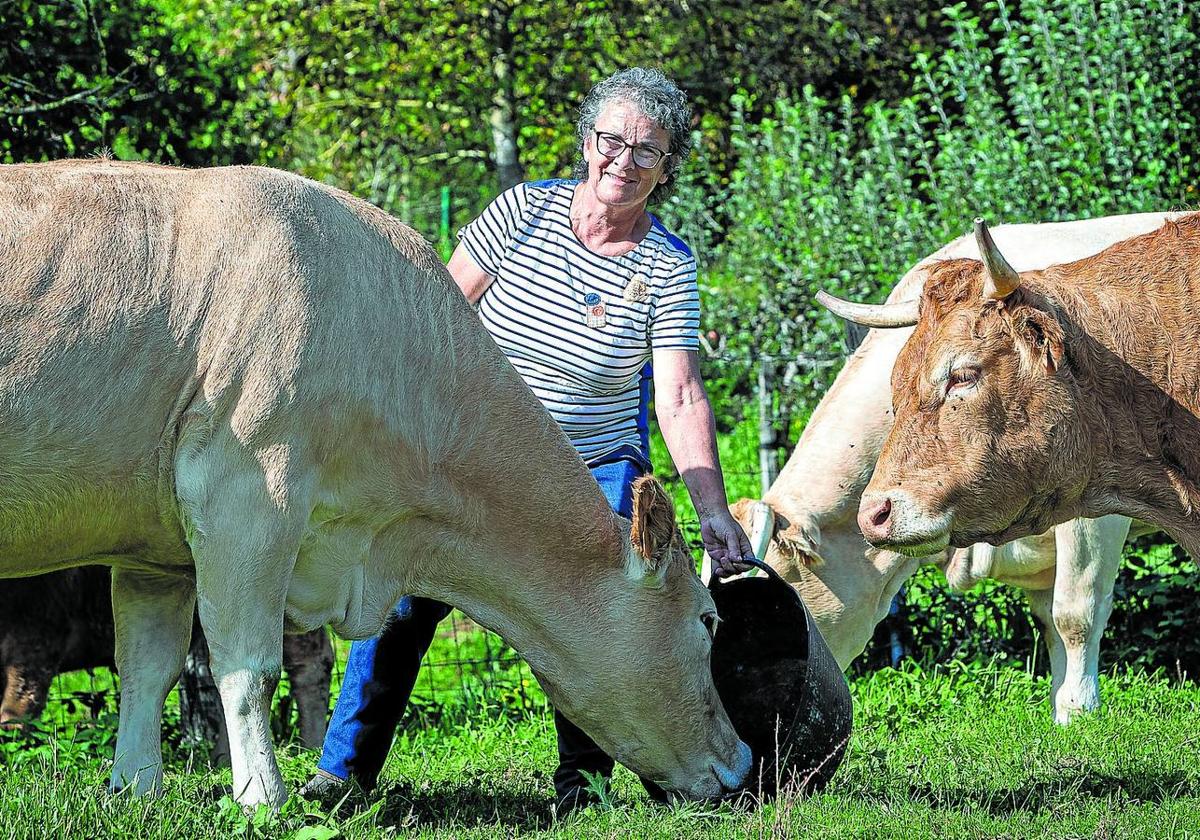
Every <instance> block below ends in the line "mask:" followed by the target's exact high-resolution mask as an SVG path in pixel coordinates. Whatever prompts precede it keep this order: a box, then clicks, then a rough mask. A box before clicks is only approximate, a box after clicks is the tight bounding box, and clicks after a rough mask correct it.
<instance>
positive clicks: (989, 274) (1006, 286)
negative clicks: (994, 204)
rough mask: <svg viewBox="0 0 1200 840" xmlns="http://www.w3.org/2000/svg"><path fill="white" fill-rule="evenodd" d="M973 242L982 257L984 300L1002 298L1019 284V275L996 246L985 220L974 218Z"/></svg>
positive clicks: (1013, 290)
mask: <svg viewBox="0 0 1200 840" xmlns="http://www.w3.org/2000/svg"><path fill="white" fill-rule="evenodd" d="M975 244H976V245H978V246H979V256H980V257H981V258H982V259H983V297H984V299H986V300H1004V299H1005V298H1006V297H1008V296H1009V295H1011V294H1012V293H1013V292H1015V291H1016V290H1017V287H1018V286H1020V285H1021V275H1020V274H1017V272H1016V269H1014V268H1013V267H1012V266H1011V265H1009V264H1008V260H1006V259H1004V255H1003V254H1001V253H1000V249H999V248H997V247H996V243H995V241H994V240H993V239H992V234H991V233H990V232H989V231H988V226H987V222H985V221H984V220H983V219H982V218H977V219H975Z"/></svg>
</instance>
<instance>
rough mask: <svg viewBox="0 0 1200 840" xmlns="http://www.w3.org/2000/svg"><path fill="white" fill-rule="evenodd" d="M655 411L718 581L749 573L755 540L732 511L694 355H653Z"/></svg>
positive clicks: (677, 352)
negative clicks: (745, 572)
mask: <svg viewBox="0 0 1200 840" xmlns="http://www.w3.org/2000/svg"><path fill="white" fill-rule="evenodd" d="M654 406H655V414H656V415H657V417H658V425H659V427H660V428H661V429H662V433H663V439H664V440H665V441H666V443H667V450H668V451H669V452H670V453H671V460H672V461H673V462H674V463H675V468H676V469H677V470H678V471H679V474H680V475H681V476H682V477H683V483H684V484H685V485H686V486H687V489H688V494H689V495H690V496H691V497H692V505H693V506H694V507H695V508H696V514H697V515H698V516H699V517H700V537H701V539H703V540H704V548H705V550H706V551H707V552H708V556H709V557H711V558H712V561H713V571H714V572H715V573H716V574H717V575H718V576H719V577H726V576H727V575H731V574H737V573H738V572H744V571H746V570H747V569H749V568H750V566H748V565H746V564H744V563H742V562H741V560H742V558H751V557H753V556H754V552H753V550H752V549H751V548H750V540H749V539H747V538H746V534H745V532H744V531H742V527H741V526H740V525H738V523H737V520H735V519H734V518H733V515H732V514H730V512H729V502H728V500H727V499H726V497H725V479H724V476H722V474H721V463H720V460H719V459H718V457H717V434H716V422H715V421H714V419H713V412H712V406H711V405H710V404H709V402H708V394H707V393H706V392H705V390H704V382H703V380H702V379H701V378H700V361H699V358H698V357H697V355H696V352H695V351H694V350H655V351H654Z"/></svg>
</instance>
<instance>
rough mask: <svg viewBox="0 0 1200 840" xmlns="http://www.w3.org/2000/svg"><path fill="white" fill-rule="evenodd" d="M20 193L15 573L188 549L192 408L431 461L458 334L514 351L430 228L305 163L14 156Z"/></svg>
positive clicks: (318, 441)
mask: <svg viewBox="0 0 1200 840" xmlns="http://www.w3.org/2000/svg"><path fill="white" fill-rule="evenodd" d="M0 207H3V208H4V210H5V212H4V214H2V215H0V323H3V324H4V325H5V327H4V330H3V331H2V332H0V481H2V482H3V485H4V490H5V492H4V493H3V494H2V495H0V574H3V575H13V574H17V575H23V574H34V573H38V572H43V571H48V570H50V569H53V568H60V567H63V566H66V565H72V564H74V563H77V562H79V561H80V560H82V559H84V558H95V557H96V556H99V555H130V554H137V555H141V556H142V557H143V558H149V559H151V560H152V561H153V562H162V563H186V562H187V552H186V549H185V547H184V543H183V533H182V529H181V527H180V525H179V522H178V520H177V517H176V515H175V504H174V486H173V461H172V459H173V456H174V452H175V448H176V444H177V440H178V436H179V434H180V432H181V429H187V428H192V429H194V430H197V433H198V434H201V435H203V434H206V433H207V432H206V429H211V428H212V427H214V426H216V425H222V424H228V425H229V426H230V427H232V429H233V431H234V435H235V437H236V438H237V439H238V440H240V441H244V442H245V445H246V446H248V447H254V446H256V445H259V444H261V445H264V446H266V445H270V442H271V441H272V440H287V441H290V442H297V441H299V442H302V443H303V445H304V446H305V447H309V448H310V449H311V450H312V452H313V453H314V455H313V457H314V458H320V457H326V456H327V457H330V458H336V457H338V456H339V455H340V454H344V451H345V442H346V440H347V438H348V437H350V438H352V437H353V434H354V432H355V431H358V432H359V433H362V434H373V435H375V436H382V437H384V438H388V439H395V440H402V441H404V442H405V443H406V444H407V445H408V447H409V449H411V450H412V451H411V452H410V453H409V455H410V461H414V462H416V463H420V462H422V461H426V462H427V461H428V460H430V458H431V452H433V450H436V449H437V448H438V447H439V446H444V445H445V439H444V435H445V429H444V427H443V428H441V429H439V430H438V434H440V435H441V437H438V436H436V435H435V433H434V432H433V431H431V430H430V429H429V425H430V424H428V423H421V422H419V421H420V420H422V419H427V418H428V417H430V416H436V414H437V410H438V409H437V405H436V404H437V403H438V402H439V400H440V401H444V400H446V399H448V398H450V399H452V398H453V394H452V393H448V391H449V392H452V391H453V385H454V382H453V379H454V373H453V370H450V369H442V367H439V359H440V360H442V361H443V362H444V361H445V360H448V359H450V360H453V359H455V354H454V353H449V354H447V353H445V352H442V350H443V347H444V345H445V344H447V343H450V344H453V345H455V353H457V354H458V355H459V356H460V357H461V358H460V361H463V362H466V363H467V364H470V363H472V362H477V363H479V364H480V365H481V366H482V367H483V368H484V369H486V368H488V367H489V366H492V365H495V364H496V359H495V358H493V356H494V357H499V354H492V356H489V355H488V354H487V353H486V344H487V342H486V338H485V337H483V336H482V327H480V326H478V324H476V323H474V322H475V319H474V318H471V317H469V315H470V310H469V307H468V306H467V304H466V303H465V301H464V300H463V299H462V297H461V295H458V294H456V291H455V290H454V289H453V286H452V284H451V283H450V282H449V280H448V275H447V274H446V273H445V271H444V268H443V267H442V266H441V264H440V263H439V262H438V260H437V258H436V255H435V254H434V253H433V252H432V250H431V249H430V248H429V247H428V246H427V245H425V243H424V242H422V241H421V239H420V237H419V236H417V235H416V234H415V233H413V232H412V231H411V230H409V229H408V228H406V227H404V226H403V225H401V224H399V223H398V222H396V221H394V220H393V219H391V218H390V217H388V216H387V215H386V214H384V213H383V212H382V211H378V210H376V209H375V208H373V207H371V206H370V205H368V204H366V203H365V202H361V201H358V200H356V199H353V198H352V197H350V196H348V195H346V194H344V193H340V192H338V191H336V190H333V189H331V188H327V187H323V186H321V185H317V184H315V183H313V182H311V181H307V180H305V179H302V178H299V177H296V176H292V175H289V174H286V173H281V172H276V171H273V170H267V169H259V168H253V167H247V168H242V167H235V168H228V169H208V170H195V171H189V170H183V169H175V168H168V167H158V166H151V165H144V164H127V163H118V162H111V161H64V162H60V163H53V164H40V165H29V166H8V167H0ZM464 316H467V317H464ZM501 361H502V359H501ZM443 367H444V365H443ZM414 409H415V410H414ZM443 425H444V424H443Z"/></svg>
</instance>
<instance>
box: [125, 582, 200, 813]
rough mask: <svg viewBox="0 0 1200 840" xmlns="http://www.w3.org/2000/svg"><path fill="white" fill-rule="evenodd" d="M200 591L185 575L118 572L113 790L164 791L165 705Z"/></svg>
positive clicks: (175, 675)
mask: <svg viewBox="0 0 1200 840" xmlns="http://www.w3.org/2000/svg"><path fill="white" fill-rule="evenodd" d="M195 596H196V590H195V587H194V586H193V584H192V581H191V580H190V579H188V578H186V577H181V576H175V575H165V574H157V573H149V572H144V571H131V570H128V569H113V575H112V598H113V629H114V633H115V642H116V651H115V653H116V662H117V673H118V674H119V675H120V677H121V715H120V723H119V726H118V729H117V752H116V760H115V761H114V763H113V772H112V781H111V782H110V788H111V789H112V790H113V791H119V790H124V789H130V790H132V791H133V792H134V793H137V794H139V795H140V794H144V793H156V792H158V791H159V790H161V788H162V744H161V735H160V727H161V724H162V710H163V702H164V701H165V700H166V699H167V692H169V691H170V690H171V686H173V685H174V684H175V681H176V680H178V679H179V672H180V670H181V669H182V668H183V658H184V656H185V655H186V654H187V649H188V640H189V638H190V637H191V633H192V609H193V606H194V604H195Z"/></svg>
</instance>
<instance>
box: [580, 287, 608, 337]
mask: <svg viewBox="0 0 1200 840" xmlns="http://www.w3.org/2000/svg"><path fill="white" fill-rule="evenodd" d="M583 309H584V313H585V314H586V315H587V325H588V326H589V327H592V328H593V329H599V328H600V327H603V326H604V325H605V324H607V323H608V319H607V318H606V317H605V310H604V301H602V300H601V299H600V295H598V294H596V293H595V292H588V293H587V294H586V295H584V296H583Z"/></svg>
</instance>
